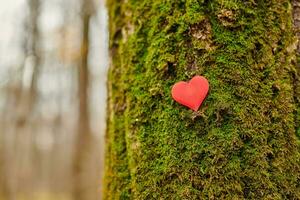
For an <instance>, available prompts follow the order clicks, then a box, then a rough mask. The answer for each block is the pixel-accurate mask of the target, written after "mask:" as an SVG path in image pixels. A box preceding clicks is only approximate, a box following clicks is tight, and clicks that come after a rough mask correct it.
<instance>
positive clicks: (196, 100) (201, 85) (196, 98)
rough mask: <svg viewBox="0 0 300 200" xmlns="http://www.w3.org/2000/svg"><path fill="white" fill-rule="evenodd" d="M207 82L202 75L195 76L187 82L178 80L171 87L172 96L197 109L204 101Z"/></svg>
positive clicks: (207, 86) (181, 102) (179, 101)
mask: <svg viewBox="0 0 300 200" xmlns="http://www.w3.org/2000/svg"><path fill="white" fill-rule="evenodd" d="M208 89H209V83H208V81H207V79H206V78H204V77H203V76H195V77H194V78H192V80H190V81H189V82H184V81H180V82H178V83H176V84H175V85H174V86H173V87H172V97H173V99H174V100H175V101H177V102H178V103H180V104H182V105H184V106H187V107H189V108H190V109H193V110H194V111H197V110H198V108H199V107H200V105H201V104H202V102H203V101H204V99H205V97H206V95H207V93H208Z"/></svg>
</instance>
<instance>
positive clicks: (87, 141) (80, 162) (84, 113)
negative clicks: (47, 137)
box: [73, 0, 92, 200]
mask: <svg viewBox="0 0 300 200" xmlns="http://www.w3.org/2000/svg"><path fill="white" fill-rule="evenodd" d="M91 2H92V1H85V0H83V1H82V5H81V6H82V9H81V19H82V42H81V63H80V64H79V66H78V97H79V109H78V111H79V117H78V130H77V136H76V141H75V142H76V144H75V151H74V162H73V177H74V181H73V184H74V191H73V199H75V200H84V199H87V198H86V195H87V191H88V189H89V188H88V185H87V180H86V174H87V173H88V172H87V171H86V170H87V169H86V166H87V161H88V158H89V154H90V145H91V142H92V141H91V140H92V138H91V130H90V125H89V121H90V116H89V106H88V105H89V103H88V102H89V95H88V90H89V67H88V56H89V44H90V40H89V34H90V19H91V15H92V11H91V9H92V4H91Z"/></svg>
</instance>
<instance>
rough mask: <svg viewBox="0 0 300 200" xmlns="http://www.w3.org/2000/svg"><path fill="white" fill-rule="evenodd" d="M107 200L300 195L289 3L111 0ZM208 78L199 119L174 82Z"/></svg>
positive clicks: (285, 0)
mask: <svg viewBox="0 0 300 200" xmlns="http://www.w3.org/2000/svg"><path fill="white" fill-rule="evenodd" d="M107 5H108V8H109V22H110V25H109V26H110V27H109V29H110V50H111V51H110V53H111V57H112V64H111V68H110V73H109V82H108V88H109V99H108V120H107V124H108V127H107V136H106V143H107V146H106V169H105V180H104V183H105V189H104V199H300V156H299V154H300V148H299V146H300V144H299V137H300V133H299V132H300V131H299V119H300V117H299V113H300V112H299V77H298V76H299V74H298V73H299V65H298V64H297V60H299V56H298V59H297V53H296V52H297V51H296V50H297V43H298V40H297V33H296V32H297V30H296V29H297V28H296V26H294V25H295V23H296V21H295V15H297V14H295V12H294V10H293V9H295V8H296V7H297V6H296V5H294V4H292V3H291V2H290V1H288V0H269V1H261V0H247V1H241V0H235V1H231V0H225V1H224V0H211V1H207V0H185V1H183V0H182V1H173V0H140V1H135V0H126V1H125V0H124V1H120V0H108V1H107ZM194 75H202V76H205V77H206V78H207V79H208V81H209V83H210V91H209V95H208V97H207V99H206V100H205V102H204V104H203V105H202V106H201V108H200V109H199V111H198V112H193V111H192V110H189V109H187V108H185V107H183V106H181V105H179V104H178V103H176V102H175V101H173V100H172V98H171V95H170V91H171V87H172V85H173V84H174V83H176V82H177V81H181V80H189V79H190V78H192V77H193V76H194Z"/></svg>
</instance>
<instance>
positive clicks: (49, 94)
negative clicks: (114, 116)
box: [0, 0, 108, 200]
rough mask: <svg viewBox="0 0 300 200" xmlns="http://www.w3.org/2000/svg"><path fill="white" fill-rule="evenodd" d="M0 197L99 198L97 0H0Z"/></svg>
mask: <svg viewBox="0 0 300 200" xmlns="http://www.w3.org/2000/svg"><path fill="white" fill-rule="evenodd" d="M0 23H1V28H0V200H52V199H53V200H54V199H55V200H71V199H72V200H73V199H74V200H76V199H78V200H83V199H86V200H94V199H100V198H101V176H102V174H101V172H102V168H103V148H104V145H103V138H104V131H105V110H106V103H105V102H106V73H107V67H108V51H107V49H108V47H107V37H108V36H107V24H106V23H107V13H106V10H105V6H104V2H102V1H101V0H11V1H7V0H0Z"/></svg>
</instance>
